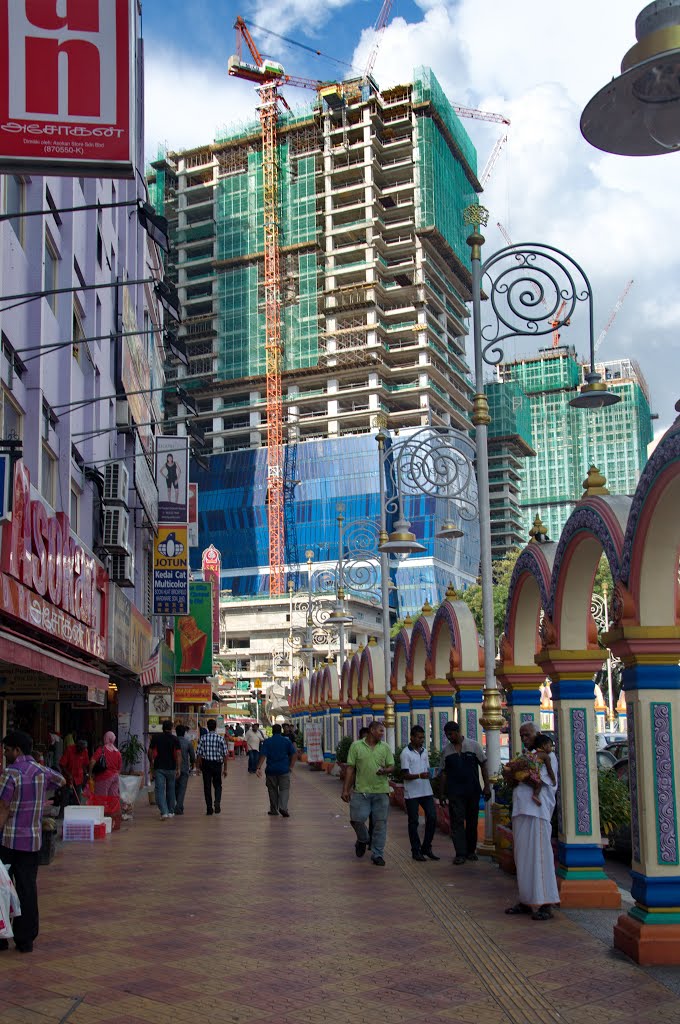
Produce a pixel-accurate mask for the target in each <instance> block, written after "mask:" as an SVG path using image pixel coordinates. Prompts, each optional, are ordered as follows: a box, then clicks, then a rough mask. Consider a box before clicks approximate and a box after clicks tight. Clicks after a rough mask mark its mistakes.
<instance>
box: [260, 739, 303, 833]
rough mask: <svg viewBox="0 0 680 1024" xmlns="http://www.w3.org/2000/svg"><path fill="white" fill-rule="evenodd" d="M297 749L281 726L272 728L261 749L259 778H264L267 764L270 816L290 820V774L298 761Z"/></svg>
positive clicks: (266, 777)
mask: <svg viewBox="0 0 680 1024" xmlns="http://www.w3.org/2000/svg"><path fill="white" fill-rule="evenodd" d="M297 758H298V754H297V747H296V746H295V744H294V743H291V741H290V740H289V739H288V737H287V736H284V735H283V731H282V729H281V726H280V725H273V726H272V734H271V736H270V737H269V739H268V740H265V741H264V743H263V744H262V746H261V747H260V759H259V761H258V763H257V769H256V770H257V775H258V778H261V777H262V765H263V764H264V763H265V761H266V762H267V767H266V768H265V773H264V777H265V779H266V782H267V792H268V793H269V811H268V812H267V813H268V814H270V815H272V816H274V815H277V814H280V815H281V817H282V818H290V813H289V811H288V798H289V796H290V773H291V772H292V770H293V768H294V767H295V762H296V761H297Z"/></svg>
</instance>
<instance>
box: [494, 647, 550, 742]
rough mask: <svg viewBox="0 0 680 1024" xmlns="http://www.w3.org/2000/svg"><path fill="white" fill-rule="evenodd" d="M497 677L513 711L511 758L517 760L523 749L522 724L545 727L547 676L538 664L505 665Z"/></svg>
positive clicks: (511, 711)
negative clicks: (543, 709)
mask: <svg viewBox="0 0 680 1024" xmlns="http://www.w3.org/2000/svg"><path fill="white" fill-rule="evenodd" d="M496 678H497V679H498V681H499V683H500V684H501V686H502V687H503V689H504V690H505V700H506V704H507V706H508V711H509V712H510V756H511V757H517V756H518V755H519V754H520V753H521V750H522V741H521V740H520V738H519V730H520V728H521V727H522V725H524V723H525V722H533V723H534V725H535V726H536V728H537V729H540V728H541V684H542V683H543V680H544V679H545V676H544V674H543V672H541V670H540V669H539V668H538V666H537V665H523V666H519V665H504V666H502V667H501V668H499V669H497V671H496Z"/></svg>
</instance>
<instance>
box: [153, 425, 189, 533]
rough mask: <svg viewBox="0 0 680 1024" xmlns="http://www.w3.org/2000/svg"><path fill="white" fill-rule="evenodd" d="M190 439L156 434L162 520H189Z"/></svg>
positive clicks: (167, 521) (160, 516)
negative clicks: (157, 435)
mask: <svg viewBox="0 0 680 1024" xmlns="http://www.w3.org/2000/svg"><path fill="white" fill-rule="evenodd" d="M188 474H189V441H188V438H186V437H157V438H156V486H157V487H158V522H159V523H165V524H170V523H177V524H179V523H183V524H186V522H187V513H188V501H187V493H188V491H187V487H188V479H187V477H188Z"/></svg>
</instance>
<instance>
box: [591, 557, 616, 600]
mask: <svg viewBox="0 0 680 1024" xmlns="http://www.w3.org/2000/svg"><path fill="white" fill-rule="evenodd" d="M605 589H606V591H607V597H608V599H609V600H610V601H611V599H612V594H613V593H614V581H613V579H612V571H611V569H610V568H609V562H608V561H607V558H606V556H605V555H603V556H602V558H601V559H600V563H599V565H598V567H597V570H596V572H595V579H594V581H593V593H594V594H599V595H600V597H604V592H605Z"/></svg>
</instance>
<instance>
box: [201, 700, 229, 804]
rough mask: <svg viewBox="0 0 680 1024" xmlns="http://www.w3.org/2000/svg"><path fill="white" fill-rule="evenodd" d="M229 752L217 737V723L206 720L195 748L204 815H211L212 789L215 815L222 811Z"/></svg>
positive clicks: (222, 741) (219, 737) (212, 720)
mask: <svg viewBox="0 0 680 1024" xmlns="http://www.w3.org/2000/svg"><path fill="white" fill-rule="evenodd" d="M228 759H229V751H228V750H227V744H226V743H225V742H224V740H223V739H222V737H221V736H218V735H217V722H216V721H215V719H214V718H209V719H208V731H207V733H206V735H205V736H201V738H200V740H199V741H198V747H197V748H196V764H197V766H198V768H199V769H200V771H201V774H202V775H203V794H204V796H205V813H206V814H212V813H213V789H214V790H215V814H219V813H220V811H221V810H222V779H223V778H225V779H226V777H227V761H228Z"/></svg>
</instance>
